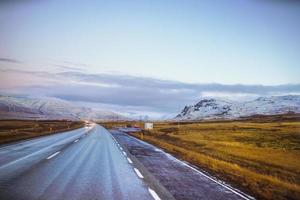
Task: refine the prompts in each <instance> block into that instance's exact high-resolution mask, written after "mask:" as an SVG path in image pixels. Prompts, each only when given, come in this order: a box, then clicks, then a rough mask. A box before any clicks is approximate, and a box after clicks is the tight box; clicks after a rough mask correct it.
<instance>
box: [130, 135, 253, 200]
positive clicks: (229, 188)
mask: <svg viewBox="0 0 300 200" xmlns="http://www.w3.org/2000/svg"><path fill="white" fill-rule="evenodd" d="M130 137H131V138H132V139H134V140H136V141H138V142H141V143H142V144H145V145H147V146H150V147H153V148H156V147H155V146H154V145H151V144H149V143H147V142H144V141H141V140H139V139H137V138H135V137H132V136H130ZM161 151H162V152H164V153H165V154H166V155H167V156H169V157H172V158H173V159H174V160H176V161H177V162H180V163H181V164H183V165H185V166H187V167H189V168H190V169H192V170H194V171H195V172H197V173H199V174H201V175H203V176H204V177H206V178H208V179H210V180H211V181H213V182H215V183H217V184H219V185H220V186H222V187H224V188H226V189H228V190H229V191H231V192H232V193H234V194H236V195H238V196H240V197H241V198H243V199H246V200H254V199H255V198H254V197H252V196H250V195H247V194H244V193H240V191H237V189H232V188H231V187H229V186H227V185H226V184H223V183H220V182H219V181H217V180H215V179H213V178H211V177H210V176H208V175H206V174H204V173H203V172H201V171H199V170H197V169H196V168H194V167H192V166H190V165H188V164H186V163H185V162H182V161H181V160H179V159H177V158H175V157H174V156H172V155H171V154H169V153H166V152H165V151H163V150H161Z"/></svg>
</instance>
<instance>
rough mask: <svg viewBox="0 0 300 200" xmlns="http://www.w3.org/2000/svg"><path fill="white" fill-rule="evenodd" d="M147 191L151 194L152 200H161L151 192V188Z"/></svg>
mask: <svg viewBox="0 0 300 200" xmlns="http://www.w3.org/2000/svg"><path fill="white" fill-rule="evenodd" d="M148 191H149V193H150V194H151V196H152V197H153V199H155V200H161V199H160V198H159V196H158V195H157V193H156V192H155V191H154V190H152V189H151V188H148Z"/></svg>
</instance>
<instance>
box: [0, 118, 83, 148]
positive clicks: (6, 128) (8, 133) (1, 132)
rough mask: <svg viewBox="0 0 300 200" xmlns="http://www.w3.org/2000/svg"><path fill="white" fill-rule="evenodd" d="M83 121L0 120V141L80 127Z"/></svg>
mask: <svg viewBox="0 0 300 200" xmlns="http://www.w3.org/2000/svg"><path fill="white" fill-rule="evenodd" d="M83 125H84V123H83V122H71V121H46V120H45V121H36V120H0V143H7V142H13V141H17V140H22V139H28V138H33V137H38V136H43V135H49V134H53V133H57V132H62V131H68V130H72V129H75V128H79V127H82V126H83Z"/></svg>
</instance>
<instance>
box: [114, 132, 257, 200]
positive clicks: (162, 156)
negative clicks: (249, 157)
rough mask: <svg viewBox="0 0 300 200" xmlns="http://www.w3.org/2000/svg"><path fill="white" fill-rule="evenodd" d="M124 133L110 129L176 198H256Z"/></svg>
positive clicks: (247, 199)
mask: <svg viewBox="0 0 300 200" xmlns="http://www.w3.org/2000/svg"><path fill="white" fill-rule="evenodd" d="M125 132H126V130H125V129H118V130H111V133H112V135H113V136H114V137H115V138H116V140H117V141H118V142H119V143H120V144H121V145H122V146H123V147H124V148H125V149H127V151H128V154H129V155H132V156H133V157H135V158H136V159H137V160H138V161H139V162H140V163H141V164H142V165H143V166H144V167H145V170H146V171H148V172H149V173H150V174H152V175H153V176H154V177H155V178H156V179H157V180H158V181H159V182H160V184H161V185H162V186H164V187H165V188H166V189H167V190H168V191H169V192H170V193H171V194H172V195H173V197H174V198H175V199H177V200H183V199H184V200H185V199H207V200H235V199H242V200H250V199H254V198H253V197H251V196H248V195H247V194H244V193H242V192H240V191H238V190H237V189H235V188H232V187H230V186H229V185H227V184H225V183H222V182H221V181H219V180H216V179H214V178H212V177H211V176H210V175H208V174H207V173H204V172H203V171H201V170H199V169H197V168H195V167H193V166H191V165H189V164H187V163H185V162H182V161H180V160H178V159H176V158H174V157H173V156H171V155H170V154H168V153H166V152H164V151H162V150H161V149H159V148H157V147H155V146H153V145H150V144H148V143H146V142H144V141H141V140H139V139H136V138H134V137H132V136H130V135H128V134H127V133H125ZM129 132H130V130H129Z"/></svg>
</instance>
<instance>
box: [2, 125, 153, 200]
mask: <svg viewBox="0 0 300 200" xmlns="http://www.w3.org/2000/svg"><path fill="white" fill-rule="evenodd" d="M0 199H1V200H6V199H7V200H12V199H14V200H27V199H28V200H35V199H42V200H48V199H49V200H50V199H51V200H52V199H53V200H55V199H57V200H58V199H59V200H61V199H72V200H77V199H88V200H98V199H105V200H108V199H118V200H121V199H133V200H134V199H151V200H152V199H159V196H158V195H157V193H156V191H155V190H152V189H151V188H150V187H149V185H148V184H147V183H146V181H145V180H144V178H143V174H142V173H141V172H140V171H139V169H138V168H136V167H135V166H134V164H132V162H130V159H129V160H128V159H127V157H126V154H125V153H124V152H123V151H122V148H121V147H119V146H118V144H117V143H116V141H115V140H114V139H113V138H112V136H111V135H110V133H109V132H108V131H107V130H106V129H104V128H102V127H101V126H98V125H95V126H94V127H91V128H82V129H78V130H74V131H70V132H65V133H61V134H55V135H50V136H45V137H40V138H37V139H30V140H26V141H22V142H18V143H13V144H9V145H2V146H0Z"/></svg>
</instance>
